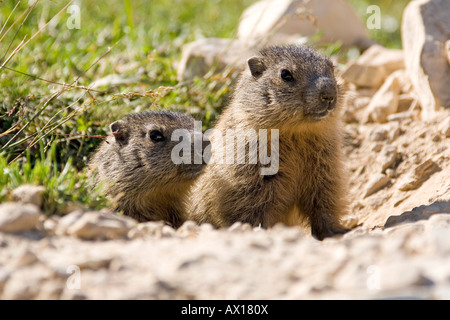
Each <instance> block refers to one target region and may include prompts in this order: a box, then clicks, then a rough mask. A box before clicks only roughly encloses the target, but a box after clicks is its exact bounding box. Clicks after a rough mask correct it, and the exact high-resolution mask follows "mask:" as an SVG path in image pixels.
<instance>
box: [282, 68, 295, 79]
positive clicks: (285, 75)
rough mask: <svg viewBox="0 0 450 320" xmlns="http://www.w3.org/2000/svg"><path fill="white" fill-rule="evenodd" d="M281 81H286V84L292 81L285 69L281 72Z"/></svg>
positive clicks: (290, 75)
mask: <svg viewBox="0 0 450 320" xmlns="http://www.w3.org/2000/svg"><path fill="white" fill-rule="evenodd" d="M281 79H283V80H284V81H287V82H291V81H294V77H293V76H292V74H291V73H290V72H289V71H288V70H286V69H283V70H281Z"/></svg>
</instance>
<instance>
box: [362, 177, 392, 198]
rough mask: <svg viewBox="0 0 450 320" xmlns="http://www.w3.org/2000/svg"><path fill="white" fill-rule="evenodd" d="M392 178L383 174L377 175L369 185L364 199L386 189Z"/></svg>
mask: <svg viewBox="0 0 450 320" xmlns="http://www.w3.org/2000/svg"><path fill="white" fill-rule="evenodd" d="M390 181H391V178H389V177H388V176H386V175H385V174H383V173H378V174H377V175H375V176H374V177H373V178H372V179H371V180H370V181H369V183H368V184H367V187H366V192H365V193H364V198H366V197H368V196H370V195H372V194H374V193H375V192H377V191H378V190H380V189H382V188H384V187H385V186H386V185H387V184H388V183H389V182H390Z"/></svg>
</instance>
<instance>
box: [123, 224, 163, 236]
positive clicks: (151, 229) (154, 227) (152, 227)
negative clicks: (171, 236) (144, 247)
mask: <svg viewBox="0 0 450 320" xmlns="http://www.w3.org/2000/svg"><path fill="white" fill-rule="evenodd" d="M164 225H165V224H164V222H163V221H148V222H142V223H139V224H137V225H136V226H135V227H133V228H132V229H131V230H130V231H129V232H128V237H129V238H130V239H137V238H145V237H155V238H161V237H162V228H163V227H164Z"/></svg>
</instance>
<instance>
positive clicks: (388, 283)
mask: <svg viewBox="0 0 450 320" xmlns="http://www.w3.org/2000/svg"><path fill="white" fill-rule="evenodd" d="M432 284H433V282H432V281H431V280H430V279H428V278H427V277H425V276H424V275H423V273H422V272H421V270H420V268H419V267H418V266H415V265H411V264H409V265H408V266H407V267H405V264H404V263H401V262H396V263H390V264H387V265H382V266H380V285H381V286H380V287H381V289H382V290H386V291H387V290H400V289H404V288H411V287H414V286H429V285H432Z"/></svg>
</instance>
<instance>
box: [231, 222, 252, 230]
mask: <svg viewBox="0 0 450 320" xmlns="http://www.w3.org/2000/svg"><path fill="white" fill-rule="evenodd" d="M227 230H228V231H230V232H245V231H250V230H252V226H251V225H250V224H249V223H242V222H240V221H237V222H235V223H233V224H232V225H231V226H230V227H229V228H228V229H227Z"/></svg>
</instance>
